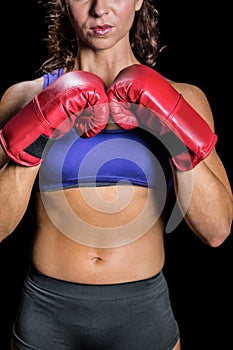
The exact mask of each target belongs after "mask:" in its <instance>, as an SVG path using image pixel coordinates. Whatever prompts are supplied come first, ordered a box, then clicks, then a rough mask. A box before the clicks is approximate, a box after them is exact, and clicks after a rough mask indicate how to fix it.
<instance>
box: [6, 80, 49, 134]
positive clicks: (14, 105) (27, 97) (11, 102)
mask: <svg viewBox="0 0 233 350" xmlns="http://www.w3.org/2000/svg"><path fill="white" fill-rule="evenodd" d="M42 86H43V78H38V79H35V80H31V81H23V82H20V83H17V84H15V85H12V86H11V87H9V88H8V89H7V90H6V91H5V93H4V94H3V96H2V98H1V101H0V128H1V127H2V126H3V125H4V124H5V123H6V122H7V121H8V120H9V119H10V118H11V117H12V116H13V115H14V114H16V113H17V112H18V111H19V110H20V109H22V108H23V107H24V106H26V104H27V103H29V102H30V101H31V100H32V99H33V97H34V96H35V95H37V94H38V93H40V92H41V90H42Z"/></svg>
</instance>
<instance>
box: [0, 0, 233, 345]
mask: <svg viewBox="0 0 233 350" xmlns="http://www.w3.org/2000/svg"><path fill="white" fill-rule="evenodd" d="M109 3H110V5H108V2H106V1H102V2H101V1H100V2H99V1H97V2H96V7H95V8H94V9H93V11H95V13H94V15H93V14H91V15H90V8H88V6H90V5H88V1H87V2H85V6H83V4H79V2H72V1H68V0H67V1H66V4H67V5H69V6H68V10H69V13H70V15H71V18H72V19H73V21H74V23H75V24H76V30H77V35H79V37H81V38H82V40H81V41H80V49H79V52H78V53H77V60H76V64H75V67H74V70H78V69H81V70H86V71H89V72H92V73H95V74H97V75H98V76H99V77H100V78H101V79H102V80H103V81H104V82H105V85H106V88H107V87H108V86H109V85H110V84H111V83H112V82H113V80H114V78H115V76H116V75H117V74H118V73H119V72H120V71H121V70H122V69H123V68H125V67H127V66H129V65H132V64H135V63H139V62H138V61H137V60H136V58H135V57H134V55H133V53H132V51H131V49H130V45H129V38H128V29H127V28H129V27H130V25H131V21H132V18H133V17H132V18H131V17H130V16H128V15H127V13H132V16H133V14H134V10H135V11H137V10H138V9H140V6H141V3H142V1H136V0H135V1H130V2H128V5H127V6H128V7H127V6H126V5H125V6H126V7H127V8H126V10H127V11H128V12H127V11H126V15H125V17H124V18H123V19H122V18H121V17H120V19H121V21H122V20H125V26H123V25H122V27H121V28H125V29H124V30H125V32H124V31H120V33H119V32H118V31H117V21H116V18H117V16H116V17H115V16H114V15H113V16H112V17H111V15H109V13H110V14H111V13H113V14H116V15H117V13H118V12H117V11H118V10H117V8H116V7H115V6H116V5H115V3H114V1H113V0H112V1H110V2H109ZM109 6H110V8H109ZM111 6H112V7H111ZM122 6H124V5H123V2H122ZM132 6H133V8H131V7H132ZM120 10H121V11H122V13H124V11H125V9H124V8H122V9H120ZM120 10H119V11H120ZM108 15H109V19H108V21H109V22H108V23H111V21H112V23H114V25H115V27H114V28H116V30H115V29H114V31H113V33H112V35H110V36H107V37H106V39H105V40H99V38H98V37H95V36H94V37H92V36H91V35H90V32H89V31H85V30H84V29H83V28H86V27H85V26H82V24H85V23H88V25H89V26H87V27H88V28H89V27H90V26H91V25H93V24H95V23H99V22H101V21H102V19H103V18H104V17H105V16H108ZM85 19H86V22H85ZM82 21H83V22H82ZM98 21H99V22H98ZM79 23H81V24H80V26H79ZM119 52H124V53H125V54H124V55H120V57H119V55H118V53H119ZM169 82H170V83H171V84H172V85H173V86H174V88H175V89H176V90H177V91H179V92H181V93H182V95H183V96H184V98H185V99H186V100H187V101H188V102H189V103H190V104H191V105H192V106H193V107H194V108H195V109H196V110H197V111H198V112H199V113H200V115H201V116H202V117H203V119H204V120H205V121H206V122H207V123H208V124H209V125H210V127H211V128H212V130H213V131H214V121H213V116H212V112H211V109H210V106H209V103H208V101H207V99H206V96H205V94H204V93H203V92H202V91H201V90H200V89H199V88H197V87H195V86H193V85H190V84H185V83H178V82H173V81H169ZM42 85H43V78H39V79H35V80H34V81H25V82H22V83H19V84H16V85H14V86H12V87H10V88H9V89H8V90H7V91H6V93H5V94H4V96H3V97H2V101H1V104H0V127H2V126H3V125H4V124H5V122H6V121H7V120H9V119H10V118H11V117H12V116H13V115H14V114H15V113H16V112H17V111H18V110H20V109H21V108H23V107H24V106H25V105H26V103H28V102H29V101H31V99H32V98H33V97H34V96H35V95H36V94H38V93H39V92H41V91H42ZM107 127H111V128H112V127H117V126H115V125H113V124H112V123H111V124H110V125H109V126H107ZM0 167H1V171H0V187H1V193H0V201H1V203H5V205H4V208H2V209H1V212H0V223H1V227H0V238H1V240H3V239H4V238H5V237H7V236H8V235H9V234H11V233H12V232H13V230H14V229H15V228H16V226H17V225H18V223H19V222H20V220H21V219H22V217H23V215H24V213H25V211H26V208H27V206H28V202H29V199H30V196H31V190H32V186H33V183H34V181H35V178H36V176H37V174H38V171H39V168H40V166H36V167H23V166H20V165H17V164H15V163H13V162H12V161H10V160H9V158H8V157H7V156H6V154H5V153H4V151H3V150H2V148H0ZM173 175H174V181H175V186H176V191H177V195H178V201H179V205H180V208H181V210H182V211H183V212H184V217H185V220H186V222H187V224H188V225H189V226H190V228H191V229H192V230H193V232H194V234H196V235H197V236H199V237H200V239H201V240H203V242H205V243H206V244H208V245H210V246H212V247H217V246H219V245H221V244H222V243H223V242H224V240H225V239H226V238H227V237H228V235H229V233H230V230H231V224H232V216H233V206H232V192H231V188H230V184H229V180H228V178H227V174H226V171H225V169H224V166H223V164H222V162H221V160H220V158H219V156H218V154H217V153H216V150H215V149H214V150H213V151H212V152H211V154H210V155H209V156H208V157H207V158H206V159H205V160H204V161H202V162H200V163H199V164H198V165H197V166H196V167H195V168H194V169H193V170H192V171H188V172H179V173H178V172H176V171H175V170H174V169H173ZM190 179H191V180H192V181H191V182H192V189H190ZM178 186H179V188H178ZM129 190H130V191H129ZM187 193H188V194H189V195H188V196H187ZM60 198H62V200H64V199H65V200H66V201H67V203H68V204H67V206H68V208H69V209H70V210H69V211H68V212H67V211H66V208H64V206H63V202H61V200H60ZM158 198H159V193H157V192H153V190H150V189H149V190H148V189H146V188H141V187H136V186H130V189H129V188H127V186H121V188H118V187H116V186H107V187H102V188H98V189H96V188H88V189H79V188H73V189H69V190H65V191H64V192H60V193H59V191H57V192H55V193H45V194H44V195H41V194H40V193H36V195H35V204H36V208H37V223H38V225H37V229H36V235H35V241H34V245H33V254H32V260H33V263H34V265H35V267H36V268H37V269H38V270H39V271H41V272H42V273H44V274H47V275H49V276H53V277H56V278H60V279H64V280H67V281H73V282H81V283H91V284H96V283H97V284H98V283H101V284H103V283H106V284H107V283H119V282H126V281H133V280H139V279H145V278H148V277H150V276H153V275H155V274H156V273H157V272H159V271H160V270H161V269H162V267H163V264H164V246H163V233H164V222H163V218H162V215H160V208H159V205H158ZM109 203H111V204H114V205H115V211H114V212H110V211H109V209H108V208H109ZM125 203H127V205H125ZM148 203H149V205H148ZM46 205H47V207H46ZM146 205H148V208H150V210H149V211H145V214H144V216H142V218H141V219H139V220H138V221H136V224H135V223H134V220H136V219H138V217H139V216H140V215H139V214H140V213H141V212H142V211H143V209H144V208H145V206H146ZM48 208H49V209H50V208H51V211H50V210H48ZM103 208H104V209H103ZM71 209H72V212H73V213H74V217H76V218H77V221H73V222H72V221H70V217H69V215H70V212H71ZM54 213H55V214H56V220H55V223H54V220H53V219H54V216H53V215H54ZM213 213H214V215H213ZM67 215H68V216H67ZM51 217H52V219H51ZM80 219H81V221H84V222H85V225H84V226H82V225H81V224H80V222H81V221H80ZM145 222H146V223H149V224H148V227H147V228H146V229H144V231H143V226H145ZM67 223H68V224H67ZM76 225H77V226H76ZM79 225H80V226H79ZM128 225H129V227H130V230H128V235H127V236H123V237H124V239H123V240H118V238H116V239H114V240H113V241H110V242H107V245H108V247H106V239H107V236H108V235H106V233H110V236H111V234H113V232H117V233H118V235H116V237H119V235H121V234H122V232H123V231H122V227H128ZM93 226H94V227H95V229H96V230H97V232H98V233H100V234H99V236H98V237H99V238H97V240H95V241H94V243H93V241H92V244H91V242H85V237H92V236H93V235H92V227H93ZM80 228H81V229H80ZM102 231H103V232H102ZM70 232H72V234H73V235H71V234H70ZM80 232H81V234H82V235H80ZM123 233H124V232H123ZM83 237H84V238H83ZM12 349H16V348H14V347H13V346H12ZM179 349H180V340H179V341H178V342H177V344H176V346H175V347H174V348H173V350H179Z"/></svg>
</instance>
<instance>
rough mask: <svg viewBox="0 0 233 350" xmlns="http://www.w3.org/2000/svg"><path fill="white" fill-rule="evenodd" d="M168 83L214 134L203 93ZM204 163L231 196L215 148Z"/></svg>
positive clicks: (195, 89) (211, 114)
mask: <svg viewBox="0 0 233 350" xmlns="http://www.w3.org/2000/svg"><path fill="white" fill-rule="evenodd" d="M170 83H171V84H172V85H173V87H174V88H175V89H176V90H177V91H178V92H179V93H181V94H182V96H183V97H184V99H185V100H186V101H187V102H188V103H189V104H190V105H191V106H192V107H193V108H194V109H195V110H196V111H197V112H198V114H199V115H200V116H201V117H202V118H203V119H204V120H205V121H206V123H207V124H208V125H209V126H210V128H211V129H212V131H213V132H215V125H214V117H213V113H212V110H211V106H210V104H209V101H208V99H207V97H206V95H205V93H204V92H203V91H202V90H201V89H200V88H199V87H197V86H195V85H191V84H186V83H176V82H170ZM204 162H205V163H206V164H207V165H208V167H209V169H210V170H211V171H212V172H213V173H214V174H215V176H217V177H218V178H219V179H220V181H221V182H222V183H223V184H224V186H225V187H226V189H227V190H228V192H229V193H230V195H231V196H232V191H231V187H230V182H229V179H228V176H227V173H226V170H225V168H224V165H223V163H222V161H221V159H220V158H219V156H218V154H217V152H216V148H214V149H213V150H212V152H211V153H210V154H209V156H208V157H207V158H205V160H204Z"/></svg>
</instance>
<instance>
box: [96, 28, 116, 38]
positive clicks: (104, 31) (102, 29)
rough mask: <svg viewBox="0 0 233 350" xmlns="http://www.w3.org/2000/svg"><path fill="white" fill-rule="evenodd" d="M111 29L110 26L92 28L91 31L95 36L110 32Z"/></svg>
mask: <svg viewBox="0 0 233 350" xmlns="http://www.w3.org/2000/svg"><path fill="white" fill-rule="evenodd" d="M111 31H112V27H108V28H92V32H93V33H94V34H95V35H96V36H104V35H106V34H108V33H110V32H111Z"/></svg>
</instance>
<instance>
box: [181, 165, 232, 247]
mask: <svg viewBox="0 0 233 350" xmlns="http://www.w3.org/2000/svg"><path fill="white" fill-rule="evenodd" d="M174 176H175V189H176V193H177V196H178V203H179V206H180V208H181V211H182V212H183V214H184V218H185V220H186V222H187V224H188V225H189V226H190V228H191V229H192V230H193V232H195V233H196V234H197V235H198V236H199V237H200V238H201V239H202V240H203V241H204V242H205V243H207V244H209V245H211V246H213V247H216V246H219V245H220V244H221V243H222V242H223V241H224V240H225V239H226V238H227V236H228V235H229V234H230V231H231V224H232V218H233V201H232V193H231V190H230V188H229V186H228V185H225V184H224V183H223V182H222V181H221V180H220V179H219V178H218V177H217V176H216V175H215V173H214V172H212V171H211V170H210V168H209V167H208V166H207V165H206V163H205V162H201V163H200V164H198V165H197V166H196V167H195V168H194V169H193V170H192V171H188V172H179V171H178V172H176V171H174Z"/></svg>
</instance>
